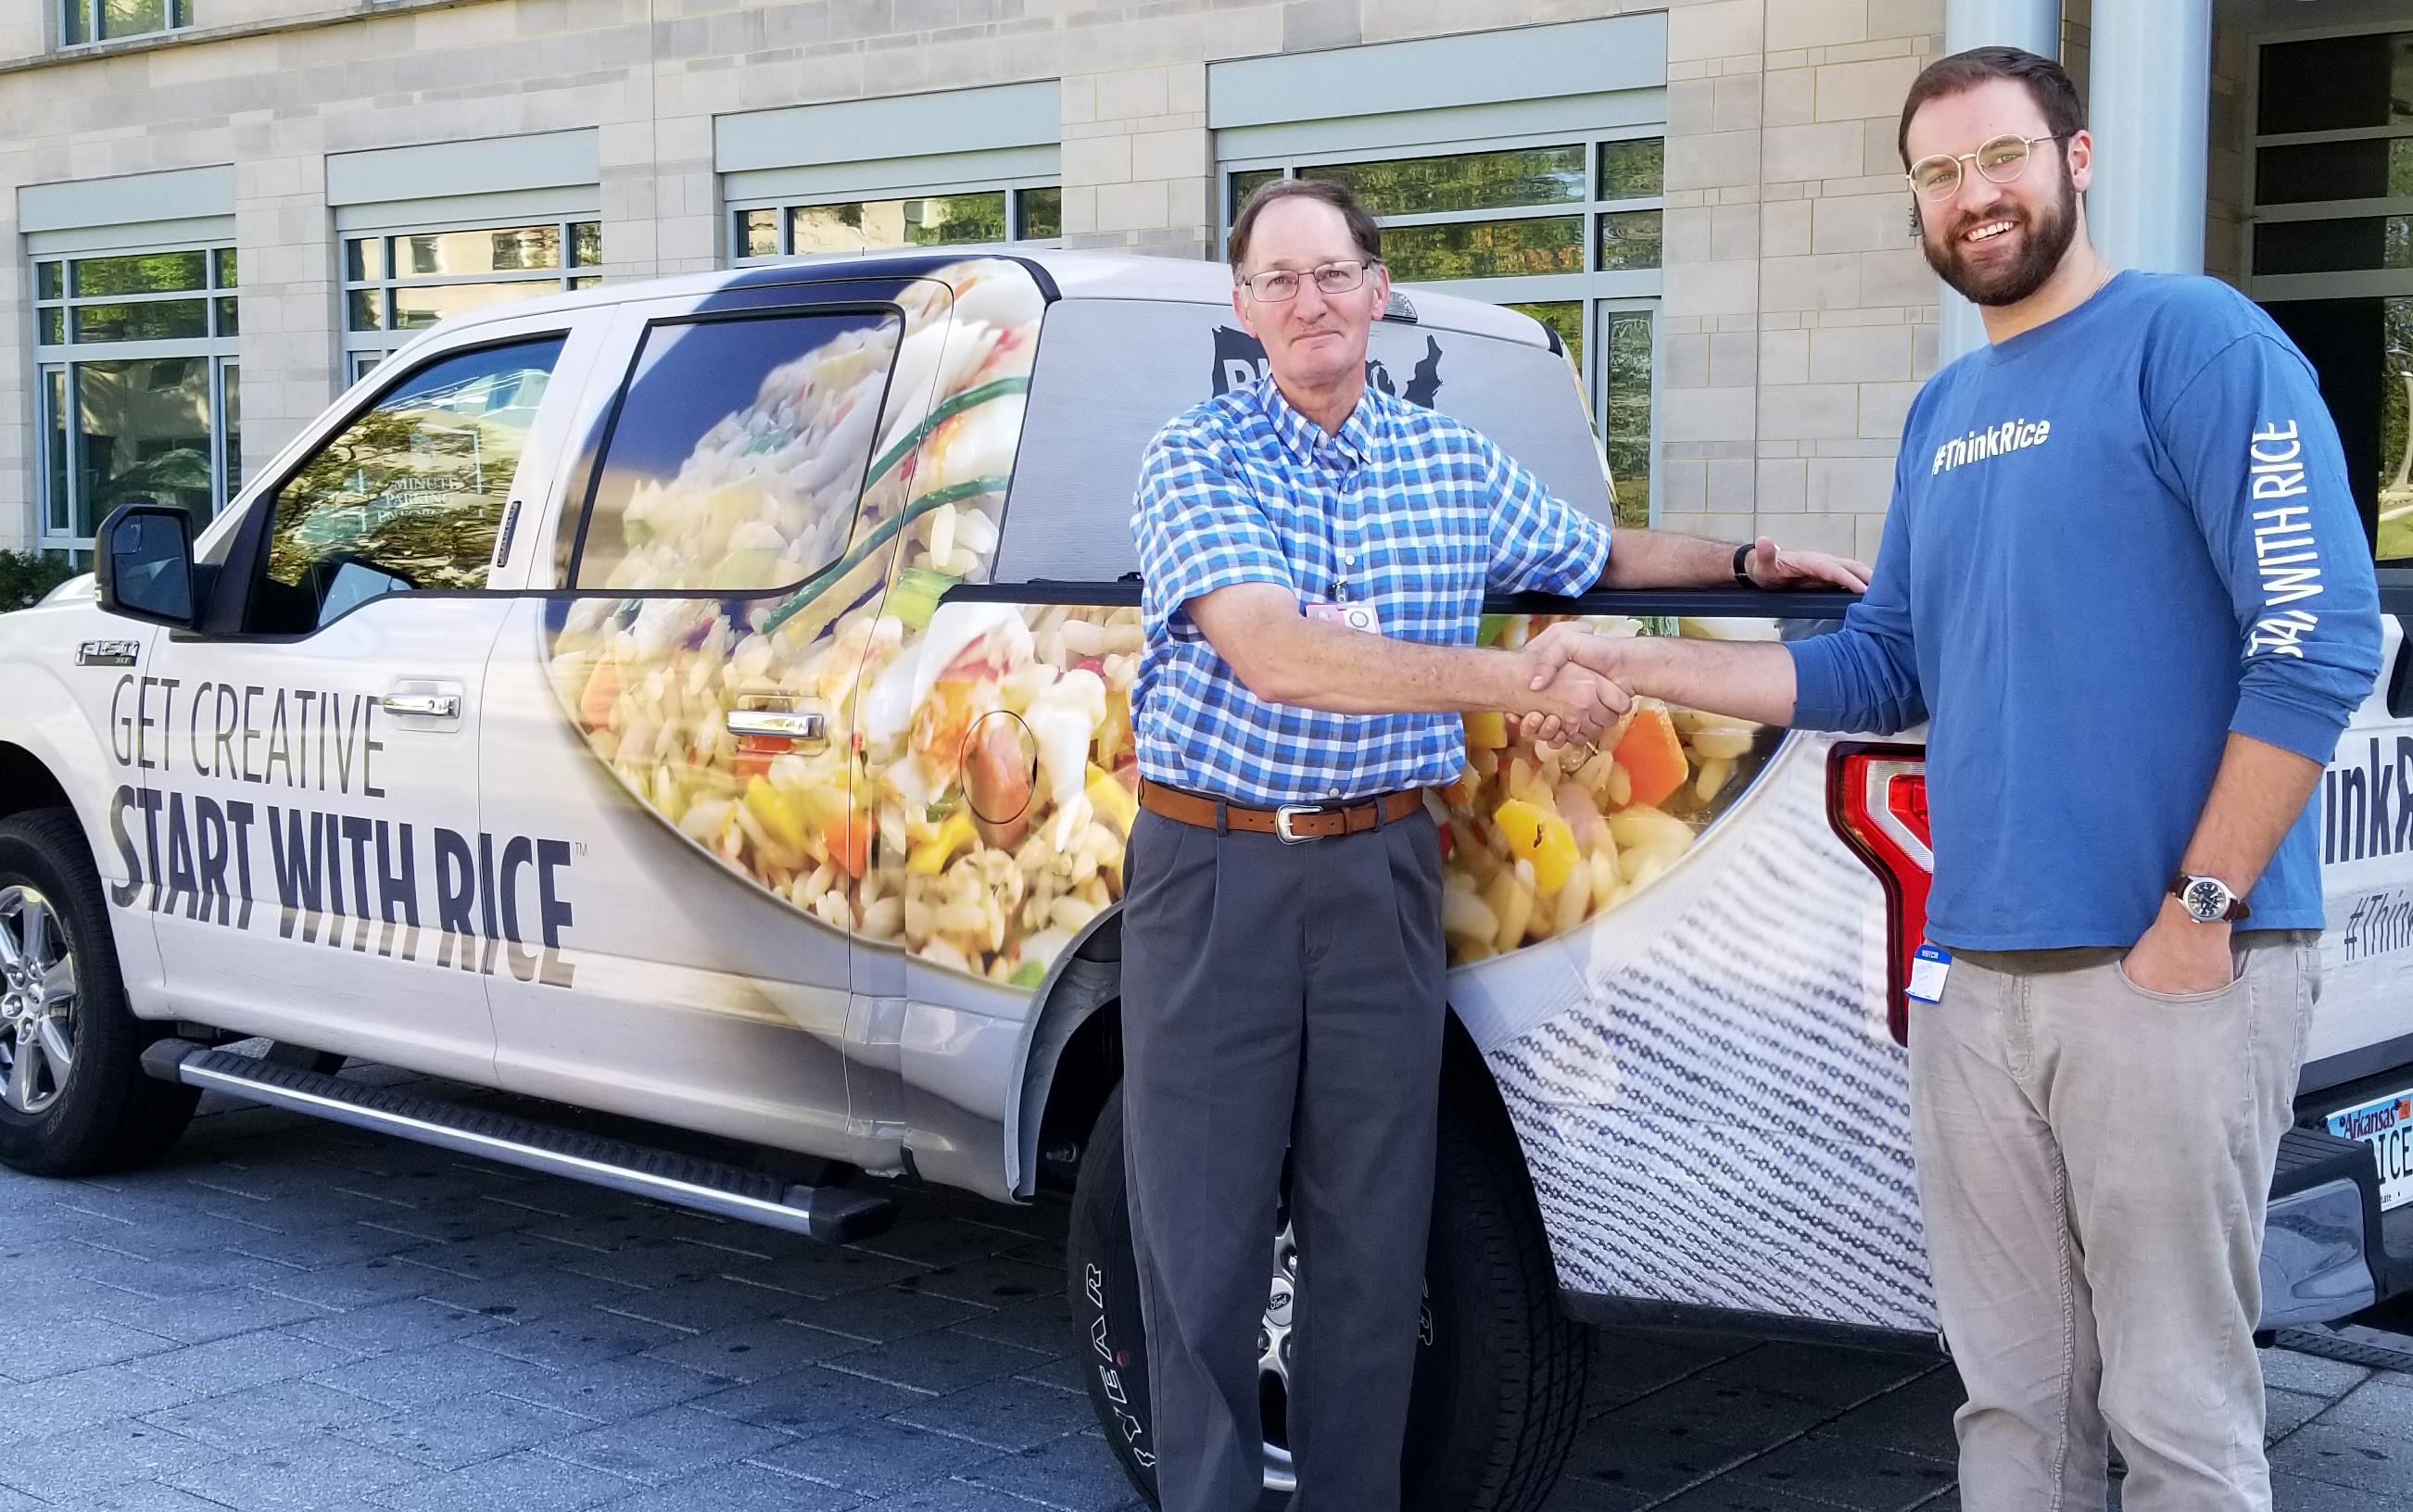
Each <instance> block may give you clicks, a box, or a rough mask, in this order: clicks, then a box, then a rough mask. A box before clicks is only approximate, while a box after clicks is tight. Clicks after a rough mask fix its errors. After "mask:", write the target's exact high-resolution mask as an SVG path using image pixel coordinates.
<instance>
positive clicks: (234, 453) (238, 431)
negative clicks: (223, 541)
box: [218, 362, 243, 498]
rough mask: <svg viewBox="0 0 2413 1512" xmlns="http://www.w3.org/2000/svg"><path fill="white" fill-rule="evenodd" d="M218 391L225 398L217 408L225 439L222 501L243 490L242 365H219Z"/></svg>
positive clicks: (222, 363) (224, 363) (225, 363)
mask: <svg viewBox="0 0 2413 1512" xmlns="http://www.w3.org/2000/svg"><path fill="white" fill-rule="evenodd" d="M218 388H219V391H220V392H221V393H222V394H223V395H224V402H223V403H222V404H221V405H220V406H219V408H220V409H221V410H222V411H223V412H224V415H225V422H224V424H223V426H222V431H223V434H224V435H225V437H226V487H225V488H224V490H222V493H223V497H227V498H232V497H234V496H235V495H236V494H237V493H239V492H241V491H242V488H243V364H242V363H229V362H221V363H219V364H218Z"/></svg>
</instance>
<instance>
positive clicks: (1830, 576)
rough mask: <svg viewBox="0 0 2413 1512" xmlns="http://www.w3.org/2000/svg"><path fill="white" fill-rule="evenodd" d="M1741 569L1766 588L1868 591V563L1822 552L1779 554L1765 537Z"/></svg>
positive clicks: (1753, 547)
mask: <svg viewBox="0 0 2413 1512" xmlns="http://www.w3.org/2000/svg"><path fill="white" fill-rule="evenodd" d="M1742 570H1743V571H1744V572H1745V573H1747V574H1749V576H1750V578H1751V581H1752V583H1753V584H1754V586H1758V587H1763V588H1815V587H1833V588H1847V589H1849V590H1850V591H1852V592H1854V593H1866V592H1868V591H1869V568H1868V564H1867V563H1865V562H1856V561H1854V560H1852V558H1850V557H1849V556H1828V555H1827V554H1826V553H1825V552H1823V551H1779V550H1777V549H1776V542H1775V541H1771V540H1769V538H1768V537H1766V536H1762V537H1760V538H1759V539H1758V540H1757V541H1753V542H1752V543H1751V555H1750V556H1748V557H1746V558H1744V560H1743V565H1742Z"/></svg>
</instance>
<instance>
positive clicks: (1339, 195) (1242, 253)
mask: <svg viewBox="0 0 2413 1512" xmlns="http://www.w3.org/2000/svg"><path fill="white" fill-rule="evenodd" d="M1276 200H1314V201H1315V202H1316V203H1317V204H1320V205H1330V206H1331V207H1332V208H1333V209H1335V210H1338V211H1340V218H1341V219H1342V220H1343V221H1346V222H1347V223H1348V225H1349V239H1350V240H1351V241H1354V242H1355V243H1356V244H1357V250H1358V251H1360V252H1363V253H1364V254H1366V260H1367V261H1369V262H1380V261H1381V260H1382V259H1383V229H1382V228H1381V227H1379V226H1377V225H1375V224H1374V217H1373V216H1371V215H1368V214H1366V207H1365V206H1364V205H1361V204H1359V203H1358V202H1357V197H1356V196H1355V195H1354V194H1351V193H1350V192H1349V191H1348V190H1347V189H1346V188H1343V187H1342V186H1341V185H1338V184H1335V183H1333V182H1332V181H1331V180H1329V179H1274V180H1272V181H1270V182H1268V183H1265V184H1260V185H1257V188H1256V192H1255V193H1253V194H1251V195H1250V196H1249V198H1248V200H1247V201H1246V202H1244V203H1243V204H1242V205H1241V206H1240V213H1239V214H1238V215H1235V216H1233V217H1232V235H1231V240H1230V242H1229V244H1228V245H1227V246H1226V247H1225V250H1226V251H1227V252H1228V253H1229V255H1230V257H1231V259H1232V271H1233V272H1234V273H1238V272H1239V271H1240V264H1241V263H1242V262H1245V261H1247V260H1248V256H1249V237H1250V235H1251V233H1252V232H1254V231H1255V230H1256V229H1257V217H1258V216H1259V215H1264V214H1265V213H1266V206H1267V205H1269V204H1272V203H1273V202H1274V201H1276Z"/></svg>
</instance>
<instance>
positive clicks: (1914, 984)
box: [1902, 944, 1952, 1003]
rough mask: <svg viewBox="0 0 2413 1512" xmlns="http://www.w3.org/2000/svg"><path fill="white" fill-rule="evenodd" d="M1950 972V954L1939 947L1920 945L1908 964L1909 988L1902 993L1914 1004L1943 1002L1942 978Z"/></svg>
mask: <svg viewBox="0 0 2413 1512" xmlns="http://www.w3.org/2000/svg"><path fill="white" fill-rule="evenodd" d="M1951 970H1952V954H1951V952H1949V951H1947V950H1946V949H1945V948H1944V947H1943V946H1941V945H1929V944H1921V945H1920V946H1919V947H1918V954H1917V956H1913V957H1912V959H1911V963H1910V986H1907V987H1905V988H1903V989H1902V990H1903V993H1904V994H1905V995H1906V996H1908V997H1909V998H1910V999H1911V1001H1914V1002H1925V1003H1935V1002H1941V1001H1944V976H1945V973H1946V972H1947V971H1951Z"/></svg>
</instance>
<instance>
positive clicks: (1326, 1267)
mask: <svg viewBox="0 0 2413 1512" xmlns="http://www.w3.org/2000/svg"><path fill="white" fill-rule="evenodd" d="M1125 867H1126V871H1125V876H1126V881H1127V887H1126V891H1125V896H1124V904H1123V940H1122V949H1123V961H1122V980H1123V1003H1122V1029H1123V1117H1124V1129H1125V1140H1126V1147H1125V1148H1126V1161H1127V1164H1128V1174H1129V1179H1130V1190H1131V1201H1132V1238H1133V1244H1132V1247H1133V1250H1134V1258H1135V1259H1136V1260H1137V1261H1138V1265H1139V1273H1140V1302H1141V1315H1142V1318H1143V1320H1144V1322H1145V1324H1146V1326H1147V1357H1148V1386H1149V1401H1150V1403H1151V1408H1152V1412H1153V1416H1154V1418H1155V1428H1156V1454H1157V1464H1156V1474H1157V1485H1158V1489H1159V1492H1160V1497H1161V1502H1162V1507H1163V1509H1164V1512H1247V1509H1249V1508H1251V1507H1253V1506H1255V1505H1256V1504H1257V1500H1258V1497H1259V1495H1260V1493H1261V1491H1262V1490H1263V1475H1264V1452H1265V1451H1264V1439H1263V1436H1262V1430H1261V1424H1260V1416H1259V1406H1258V1380H1257V1377H1258V1342H1257V1335H1258V1330H1259V1326H1260V1324H1261V1323H1262V1321H1263V1319H1264V1316H1265V1312H1266V1298H1267V1293H1268V1288H1269V1285H1270V1282H1271V1280H1272V1276H1273V1269H1274V1265H1275V1258H1274V1241H1275V1238H1276V1235H1277V1233H1278V1225H1277V1217H1278V1212H1279V1208H1280V1203H1281V1175H1282V1164H1283V1157H1284V1155H1285V1153H1287V1154H1289V1155H1290V1156H1291V1157H1292V1162H1293V1172H1292V1185H1291V1216H1292V1223H1293V1232H1294V1235H1295V1238H1296V1240H1297V1244H1298V1251H1299V1253H1298V1270H1299V1278H1298V1294H1297V1299H1296V1302H1295V1308H1294V1312H1293V1318H1294V1322H1293V1332H1292V1335H1291V1346H1292V1356H1291V1364H1290V1382H1291V1396H1290V1412H1289V1419H1288V1430H1289V1438H1290V1447H1291V1452H1292V1454H1293V1456H1294V1458H1295V1460H1296V1462H1297V1473H1298V1491H1297V1494H1296V1497H1295V1501H1294V1502H1293V1504H1292V1505H1293V1507H1294V1509H1295V1512H1395V1509H1397V1508H1398V1507H1399V1455H1400V1449H1401V1445H1402V1441H1403V1438H1404V1436H1405V1431H1406V1421H1407V1409H1408V1392H1409V1386H1410V1382H1411V1377H1412V1374H1413V1372H1414V1363H1415V1352H1416V1330H1417V1312H1418V1310H1419V1308H1420V1306H1421V1299H1422V1297H1423V1285H1424V1269H1425V1246H1426V1238H1427V1229H1428V1227H1429V1223H1430V1220H1431V1212H1432V1184H1433V1156H1434V1140H1435V1128H1436V1124H1437V1121H1438V1118H1439V1103H1440V1091H1441V1059H1442V1027H1443V1017H1444V1014H1445V1009H1444V1006H1443V992H1444V986H1443V967H1444V952H1443V942H1442V933H1441V850H1440V839H1439V836H1438V834H1437V832H1436V830H1435V827H1434V825H1433V824H1432V823H1429V821H1427V820H1426V819H1424V818H1423V817H1422V816H1420V815H1417V816H1411V817H1410V818H1408V819H1406V820H1403V821H1401V822H1399V823H1395V824H1389V825H1385V826H1383V827H1381V828H1378V829H1373V830H1369V831H1365V832H1363V833H1360V834H1356V835H1351V836H1340V837H1334V838H1325V839H1316V840H1308V841H1304V842H1302V843H1299V844H1295V845H1285V844H1283V843H1282V842H1281V839H1280V838H1277V837H1275V836H1272V835H1253V834H1245V833H1237V832H1229V831H1227V832H1224V833H1221V834H1218V833H1217V832H1216V831H1214V830H1209V829H1205V828H1201V827H1198V826H1195V825H1190V824H1183V823H1177V822H1175V821H1173V820H1168V819H1165V818H1162V816H1160V815H1157V814H1155V813H1152V812H1148V811H1146V810H1143V811H1142V812H1141V813H1140V815H1139V819H1138V822H1137V823H1136V825H1135V826H1134V827H1133V830H1132V838H1131V846H1130V850H1129V853H1128V855H1127V857H1126V861H1125Z"/></svg>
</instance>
